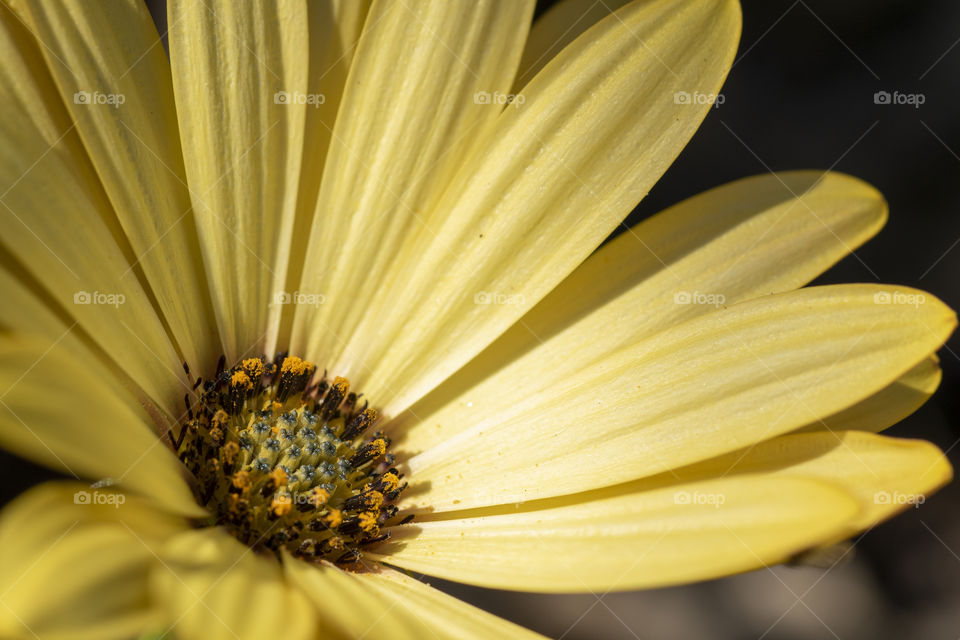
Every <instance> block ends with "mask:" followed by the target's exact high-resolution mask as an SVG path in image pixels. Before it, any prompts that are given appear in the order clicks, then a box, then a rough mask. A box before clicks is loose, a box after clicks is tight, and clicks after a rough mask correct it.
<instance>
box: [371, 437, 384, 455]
mask: <svg viewBox="0 0 960 640" xmlns="http://www.w3.org/2000/svg"><path fill="white" fill-rule="evenodd" d="M370 444H371V445H372V446H373V448H374V450H375V451H376V452H377V456H382V455H383V454H384V453H385V452H386V450H387V441H386V440H384V439H383V438H377V439H376V440H374V441H373V442H371V443H370Z"/></svg>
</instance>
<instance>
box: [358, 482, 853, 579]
mask: <svg viewBox="0 0 960 640" xmlns="http://www.w3.org/2000/svg"><path fill="white" fill-rule="evenodd" d="M596 494H597V496H596V497H591V499H589V501H585V502H578V503H575V504H566V505H562V506H557V507H549V506H548V507H547V508H542V509H536V510H526V509H523V507H520V509H521V510H519V511H518V512H516V513H499V514H497V515H483V516H479V517H465V518H463V519H457V520H438V521H432V522H420V523H416V522H415V523H413V524H409V525H405V526H404V527H398V528H396V529H395V530H394V538H393V539H392V541H391V542H387V543H385V544H384V545H383V546H382V547H377V548H376V550H375V551H374V552H371V553H370V555H371V556H372V557H374V558H376V559H378V560H382V561H384V562H389V563H391V564H395V565H397V566H399V567H403V568H405V569H409V570H412V571H418V572H422V573H426V574H428V575H434V576H438V577H442V578H446V579H450V580H456V581H459V582H468V583H470V584H477V585H481V586H487V587H497V588H502V589H517V590H531V591H547V592H582V591H600V592H606V591H609V590H614V589H636V588H642V587H654V586H664V585H671V584H679V583H683V582H691V581H695V580H706V579H710V578H716V577H720V576H724V575H729V574H732V573H737V572H740V571H747V570H750V569H757V568H761V567H764V566H767V565H771V564H775V563H779V562H783V561H784V560H786V559H788V558H789V557H790V556H791V555H793V554H794V553H796V552H797V551H799V550H801V549H803V548H806V547H808V546H811V545H813V544H816V543H818V542H821V541H823V540H825V539H826V538H827V537H828V536H829V535H830V534H831V532H833V531H836V530H837V529H838V527H839V526H841V525H842V523H844V522H845V521H847V520H848V519H850V518H851V517H853V516H854V515H855V514H856V511H857V506H856V503H855V502H854V501H853V500H852V499H850V498H849V497H847V496H846V495H845V494H844V493H842V492H841V491H839V490H837V489H834V488H833V487H831V486H829V485H827V484H824V483H819V482H816V481H813V480H808V479H804V478H787V477H770V478H763V479H761V480H760V481H758V479H757V478H755V477H731V478H721V479H711V480H706V481H703V482H692V483H685V484H677V485H674V486H668V487H663V488H659V489H653V490H650V491H643V492H631V493H627V494H616V493H614V492H611V491H600V492H596ZM611 494H612V495H611ZM531 506H532V505H531ZM502 511H509V508H504V509H502ZM381 554H382V555H381Z"/></svg>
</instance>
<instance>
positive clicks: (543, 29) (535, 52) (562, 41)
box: [514, 0, 629, 92]
mask: <svg viewBox="0 0 960 640" xmlns="http://www.w3.org/2000/svg"><path fill="white" fill-rule="evenodd" d="M627 2H629V0H605V1H604V2H594V0H561V2H558V3H556V4H555V5H553V6H552V7H550V8H549V9H548V10H547V11H546V13H544V14H543V15H542V16H540V17H539V18H537V20H536V22H534V23H533V28H532V29H530V36H529V37H528V38H527V43H526V45H525V46H524V47H523V58H521V59H520V69H519V70H518V71H517V79H516V81H515V82H514V87H516V89H517V92H519V91H521V90H522V87H523V86H524V85H525V84H527V83H528V82H530V80H531V79H533V77H534V76H535V75H537V73H538V72H539V71H540V69H542V68H543V67H545V66H546V64H547V63H548V62H550V60H552V59H553V57H554V56H555V55H557V54H558V53H560V52H561V51H562V50H563V48H564V47H566V46H567V45H568V44H570V43H571V42H573V41H574V40H575V39H576V38H577V37H578V36H579V35H580V34H582V33H583V32H584V31H586V30H587V29H589V28H590V27H592V26H593V25H594V24H596V23H597V22H599V21H600V20H602V19H603V18H606V17H607V16H608V15H610V14H611V13H613V12H615V11H616V10H617V9H619V8H620V7H622V6H623V5H625V4H627Z"/></svg>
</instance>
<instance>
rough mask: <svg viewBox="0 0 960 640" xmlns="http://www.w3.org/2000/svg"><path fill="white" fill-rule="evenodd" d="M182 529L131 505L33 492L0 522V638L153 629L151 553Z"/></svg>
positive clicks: (58, 489)
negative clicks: (149, 595) (148, 589)
mask: <svg viewBox="0 0 960 640" xmlns="http://www.w3.org/2000/svg"><path fill="white" fill-rule="evenodd" d="M186 527H187V525H186V523H184V522H182V521H180V520H178V519H176V518H173V517H170V516H165V515H163V514H161V513H160V512H157V511H154V510H153V509H151V508H150V506H149V503H147V502H146V501H144V500H140V499H138V498H136V497H134V496H128V495H123V494H120V493H116V492H113V491H109V490H96V491H92V490H91V489H90V488H89V487H87V486H85V485H82V484H79V483H75V482H69V483H68V482H56V483H49V484H45V485H41V486H39V487H35V488H34V489H31V490H30V491H28V492H27V493H25V494H24V495H22V496H20V497H19V498H17V499H16V500H14V501H13V502H12V503H11V504H10V505H8V506H7V507H6V508H4V510H3V512H2V513H0V604H2V606H0V635H2V636H3V637H4V638H10V637H18V638H19V637H24V638H34V637H39V638H51V639H54V638H58V639H61V638H62V639H66V638H71V639H77V640H79V639H81V638H90V639H91V640H105V639H108V638H130V637H135V636H137V635H139V634H140V633H141V632H143V631H146V630H147V629H149V628H151V627H155V626H156V625H157V624H158V623H159V622H160V621H161V618H160V612H159V611H158V609H157V608H156V606H155V605H154V604H153V603H151V602H150V601H149V598H148V591H147V576H148V573H149V568H150V566H151V565H153V564H155V563H156V557H155V556H154V554H153V553H152V551H151V546H154V545H156V544H159V542H160V541H162V540H163V539H165V538H166V537H169V536H172V535H174V534H175V533H176V532H178V531H181V530H184V529H186Z"/></svg>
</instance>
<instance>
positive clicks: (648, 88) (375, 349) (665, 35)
mask: <svg viewBox="0 0 960 640" xmlns="http://www.w3.org/2000/svg"><path fill="white" fill-rule="evenodd" d="M739 28H740V12H739V6H738V5H737V3H736V2H733V1H732V0H720V1H717V2H699V1H690V2H687V1H684V2H675V1H673V0H670V1H667V0H663V1H654V2H635V3H633V4H631V5H629V6H628V7H624V8H623V9H622V10H621V11H619V12H618V13H617V15H615V16H610V17H609V18H607V19H605V20H602V21H601V22H599V23H597V24H596V25H595V26H594V27H593V28H592V29H590V30H589V31H588V32H587V33H585V34H584V37H582V38H578V39H577V40H576V41H574V42H573V43H572V44H571V45H569V46H568V47H567V48H566V49H564V51H563V52H562V53H560V54H559V55H558V56H557V57H556V58H554V59H553V60H552V61H551V63H550V64H549V65H547V67H545V68H544V69H543V71H542V72H541V73H539V74H538V75H537V77H536V78H535V79H534V80H533V81H532V82H531V83H530V84H529V85H528V86H527V87H526V88H525V89H524V91H523V103H522V104H520V102H519V100H518V101H516V102H515V103H514V104H516V105H517V106H515V107H514V106H511V107H509V108H506V109H504V110H503V112H502V113H501V115H500V117H499V119H498V121H497V123H496V129H495V130H494V132H493V133H492V135H491V136H490V137H489V138H487V139H486V140H485V141H484V143H483V144H481V145H480V147H479V148H478V150H477V151H476V152H475V153H474V154H473V156H472V159H471V161H469V162H467V163H466V164H464V165H463V167H461V169H460V171H459V172H458V174H457V176H456V177H455V178H454V179H453V180H452V181H451V183H450V186H449V188H448V189H447V191H446V192H445V194H444V196H443V198H441V199H440V201H438V203H437V205H436V206H435V207H431V208H430V210H429V211H426V212H425V215H424V216H422V225H420V226H418V227H417V234H416V236H415V237H414V238H413V239H412V241H410V242H407V243H405V245H404V248H403V251H402V252H401V253H400V254H399V256H398V257H397V258H396V268H395V269H394V271H393V273H392V274H391V279H390V280H389V281H388V282H386V283H384V284H383V285H382V286H381V287H380V290H379V292H378V293H377V296H376V298H375V300H374V301H373V304H372V305H370V308H369V309H366V310H364V319H363V322H362V323H361V325H360V327H359V328H358V329H357V330H356V331H354V332H353V333H352V334H351V336H350V342H349V343H348V346H347V347H346V348H345V349H344V355H343V357H342V358H340V359H339V360H338V361H337V362H335V364H334V365H333V366H332V367H331V370H334V371H341V370H345V371H347V372H350V373H351V374H352V372H354V371H355V372H356V375H355V378H356V380H355V381H356V383H357V384H356V386H357V388H359V389H362V390H363V391H364V392H365V393H366V395H367V397H369V398H372V399H376V400H377V402H378V403H379V404H380V405H381V407H382V408H383V409H384V412H385V413H386V414H387V415H396V414H397V413H398V412H399V411H401V410H402V409H404V408H406V407H408V406H410V404H411V403H412V402H413V401H415V400H417V399H419V398H420V397H422V396H423V395H424V394H425V393H426V392H428V391H429V390H430V389H432V388H433V387H434V386H436V385H437V384H438V383H439V382H440V381H442V380H443V379H444V378H446V377H447V376H449V375H450V374H451V373H453V372H454V371H456V370H457V369H459V368H460V367H461V366H462V365H464V364H465V363H466V362H467V361H469V360H470V359H471V358H472V357H473V356H475V355H476V354H477V353H479V352H480V351H481V350H482V349H483V348H485V347H486V346H487V345H488V344H490V343H491V342H492V341H493V340H494V339H495V338H496V337H497V336H498V335H500V334H501V333H502V332H503V331H505V330H506V329H507V328H508V327H509V326H510V325H511V324H513V323H514V322H515V321H516V320H517V319H518V318H520V317H521V316H522V315H523V314H524V313H525V312H526V311H527V310H529V309H530V308H531V307H532V306H533V305H534V304H535V303H536V302H537V301H539V300H540V299H541V298H542V297H543V296H545V295H546V294H547V293H548V292H549V291H550V290H551V289H552V288H553V287H554V286H556V285H557V284H558V283H559V282H560V281H561V280H562V279H563V278H564V277H566V276H567V275H568V274H569V273H570V272H571V271H572V270H573V269H574V268H575V267H576V266H577V265H578V264H579V263H581V262H582V261H583V260H584V259H585V258H586V257H587V256H588V255H589V254H590V252H592V251H593V250H594V249H595V248H596V247H597V246H598V245H599V244H600V243H601V242H602V240H603V239H604V238H605V237H607V236H608V235H609V234H610V232H611V231H612V230H613V229H614V228H615V227H616V225H617V224H619V223H620V221H621V220H622V219H623V218H624V217H625V216H626V215H627V213H628V212H629V211H630V210H631V209H632V208H633V207H634V206H635V205H636V203H637V202H638V201H640V199H641V198H643V196H644V194H645V193H646V192H647V190H648V189H649V188H650V187H651V186H652V185H653V183H654V182H656V180H657V179H658V178H659V177H660V175H661V174H662V173H663V171H664V170H665V169H666V168H667V166H669V164H670V163H671V162H672V161H673V159H674V158H675V157H676V156H677V154H678V153H679V152H680V150H681V149H682V148H683V146H684V145H685V144H686V142H687V140H689V138H690V136H691V135H692V134H693V132H694V131H695V130H696V128H697V126H698V125H699V123H700V121H701V120H702V119H703V117H704V116H705V115H706V113H707V110H708V109H709V105H708V104H702V103H698V104H683V103H682V101H680V100H677V99H675V96H674V94H675V93H676V92H679V91H688V92H699V93H712V92H716V91H718V90H719V87H720V84H721V82H722V81H723V78H724V76H725V74H726V71H727V69H728V68H729V65H730V62H731V60H732V57H733V53H734V50H735V48H736V43H737V39H738V35H739ZM487 296H497V298H496V303H495V304H483V303H484V302H485V301H486V300H487V299H488V298H487ZM353 379H354V378H351V380H353Z"/></svg>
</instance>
